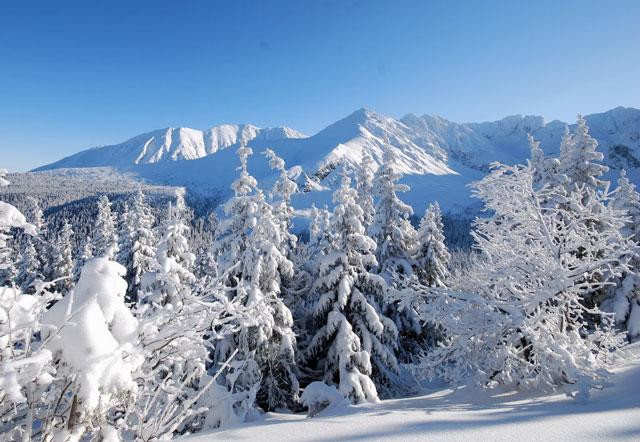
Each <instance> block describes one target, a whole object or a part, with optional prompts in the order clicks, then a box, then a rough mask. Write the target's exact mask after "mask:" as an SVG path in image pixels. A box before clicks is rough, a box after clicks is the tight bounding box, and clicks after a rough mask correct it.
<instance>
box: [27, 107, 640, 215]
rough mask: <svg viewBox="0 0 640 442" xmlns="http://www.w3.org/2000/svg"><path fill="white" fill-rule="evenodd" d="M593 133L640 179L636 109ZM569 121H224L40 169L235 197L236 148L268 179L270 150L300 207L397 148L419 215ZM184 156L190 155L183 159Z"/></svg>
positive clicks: (460, 206) (555, 141)
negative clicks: (298, 126)
mask: <svg viewBox="0 0 640 442" xmlns="http://www.w3.org/2000/svg"><path fill="white" fill-rule="evenodd" d="M586 119H587V122H588V124H589V126H590V130H591V134H592V135H593V136H594V137H595V138H596V139H597V140H598V141H599V143H600V146H601V149H602V151H603V152H604V153H605V163H607V164H608V165H609V166H610V167H611V168H612V173H611V177H612V178H615V176H616V175H617V172H618V171H619V170H620V169H621V168H625V169H627V170H628V171H629V174H630V176H631V177H632V178H633V179H634V181H635V182H636V183H639V182H640V110H638V109H633V108H622V107H618V108H615V109H612V110H610V111H608V112H604V113H600V114H592V115H588V116H586ZM564 128H565V123H562V122H560V121H552V122H549V123H545V122H544V119H543V118H542V117H537V116H520V115H516V116H510V117H506V118H504V119H502V120H499V121H494V122H485V123H455V122H452V121H448V120H446V119H444V118H441V117H438V116H430V115H424V116H421V117H419V116H416V115H413V114H409V115H406V116H405V117H403V118H402V119H394V118H391V117H387V116H383V115H381V114H378V113H376V112H373V111H370V110H366V109H359V110H357V111H355V112H354V113H352V114H351V115H349V116H347V117H345V118H343V119H341V120H339V121H337V122H335V123H333V124H331V125H330V126H328V127H326V128H325V129H323V130H321V131H320V132H318V133H317V134H315V135H313V136H310V137H305V136H304V135H302V134H301V133H300V132H297V131H295V130H293V129H290V128H287V127H281V128H273V129H259V128H257V127H255V126H252V125H235V126H232V125H224V126H217V127H214V128H213V129H210V130H208V131H198V130H194V129H186V128H179V129H163V130H158V131H154V132H150V133H147V134H143V135H139V136H137V137H134V138H132V139H130V140H128V141H126V142H124V143H122V144H118V145H114V146H105V147H100V148H94V149H89V150H86V151H83V152H80V153H78V154H75V155H72V156H70V157H67V158H65V159H62V160H60V161H58V162H56V163H53V164H49V165H46V166H42V167H40V168H39V169H37V170H53V169H63V168H86V167H96V166H106V167H113V168H115V169H118V170H119V171H121V172H122V171H124V172H127V173H128V174H132V175H137V176H139V177H141V178H143V179H145V180H147V181H149V182H151V183H155V184H167V185H183V186H187V187H189V188H190V189H192V190H193V191H194V192H200V193H205V194H206V193H217V194H219V195H220V196H222V197H223V198H224V197H225V196H226V195H229V193H230V189H229V184H230V183H231V182H232V180H233V179H234V178H235V176H236V173H237V172H236V170H235V168H236V166H237V163H238V161H237V158H236V155H235V150H236V149H235V148H234V147H235V146H238V145H239V144H240V143H246V144H248V145H249V146H251V147H252V148H253V149H254V152H255V155H254V156H253V157H252V158H251V160H250V168H251V173H252V174H253V175H254V176H256V177H257V178H258V179H259V180H260V181H261V182H263V185H265V186H268V185H269V182H270V180H271V179H272V178H273V175H274V174H273V172H272V171H271V170H270V169H269V167H268V164H267V161H266V159H265V158H264V157H263V156H262V155H260V153H261V152H263V151H264V149H266V148H271V149H273V150H275V151H276V152H277V153H278V154H279V155H280V156H281V157H283V158H284V159H285V161H286V162H287V166H288V167H289V168H290V175H291V177H292V178H293V179H295V180H297V182H298V183H299V185H300V187H301V188H302V189H304V190H305V192H303V193H301V194H300V195H298V197H297V199H296V200H297V202H298V204H299V206H300V207H308V205H310V204H311V203H312V202H314V203H316V204H323V203H330V195H331V190H332V189H333V188H334V187H335V185H336V183H337V182H338V180H337V172H336V168H338V167H339V165H340V164H341V163H342V162H343V161H345V162H346V163H347V164H349V165H351V166H353V165H356V164H358V163H359V162H360V160H361V158H362V153H363V152H364V151H368V152H369V153H370V155H371V156H372V157H373V159H374V161H375V162H376V163H379V162H380V161H381V160H382V151H383V146H385V145H390V146H392V148H393V149H396V151H397V154H398V155H397V157H398V162H397V164H396V167H397V168H398V169H399V170H401V171H403V172H404V173H405V174H406V177H405V181H406V182H407V183H408V184H409V185H410V186H411V187H412V191H411V192H410V193H409V194H408V195H406V199H407V201H408V202H409V203H411V204H412V205H413V206H414V208H415V209H416V211H418V212H420V211H422V210H423V209H424V207H425V206H426V205H427V204H428V202H430V201H432V200H438V201H439V202H440V203H441V205H442V206H443V207H444V208H445V210H464V209H465V208H467V207H469V206H470V205H472V204H473V202H472V200H471V199H470V198H469V190H468V187H467V185H468V184H469V183H470V182H471V181H474V180H476V179H479V178H481V177H482V176H483V175H484V174H485V173H486V172H487V170H488V168H489V165H490V164H491V163H492V162H494V161H500V162H504V163H509V164H513V163H521V162H524V161H525V160H526V158H527V157H528V156H529V147H528V144H527V134H528V133H531V134H532V135H533V136H534V137H535V138H537V139H538V140H540V141H541V144H542V147H543V148H544V149H545V150H546V151H547V152H548V153H555V152H556V151H557V149H558V147H559V145H560V139H561V137H562V133H563V131H564ZM187 160H188V161H187Z"/></svg>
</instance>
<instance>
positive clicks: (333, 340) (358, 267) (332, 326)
mask: <svg viewBox="0 0 640 442" xmlns="http://www.w3.org/2000/svg"><path fill="white" fill-rule="evenodd" d="M350 182H351V180H350V179H349V177H348V176H347V175H346V171H345V172H344V176H343V177H342V184H341V186H340V188H339V189H337V190H336V191H335V193H334V196H333V200H334V203H335V208H334V211H333V216H332V218H331V226H330V236H329V237H330V240H329V242H328V243H327V250H325V253H324V254H321V255H318V256H316V261H315V267H316V274H315V282H314V284H313V291H314V293H315V295H316V296H317V299H318V301H317V303H316V305H315V306H314V308H313V315H314V319H315V325H316V329H315V330H316V331H315V334H314V336H313V338H312V340H311V342H310V343H309V346H308V348H307V349H306V354H305V359H306V362H307V364H308V365H309V367H311V368H314V369H316V370H319V372H320V373H321V374H322V377H323V380H324V381H325V382H327V383H329V384H333V385H336V386H337V387H338V389H339V391H340V393H342V394H343V395H344V396H345V397H346V398H349V399H350V400H351V401H353V402H363V401H376V400H377V398H378V393H377V389H376V385H375V384H374V381H373V380H372V377H373V378H374V379H375V381H376V382H377V383H378V385H379V386H382V385H385V384H386V383H387V381H388V377H389V375H390V373H392V372H395V371H396V370H397V368H398V367H397V362H396V358H395V355H394V352H395V350H396V346H397V335H398V334H397V329H396V327H395V324H394V323H393V321H391V320H390V319H388V318H387V317H385V316H384V315H383V314H382V313H381V311H382V309H381V307H382V300H383V297H384V292H385V290H386V288H387V287H386V283H385V281H384V279H383V278H382V277H380V276H378V275H375V274H372V273H370V272H369V269H371V268H374V267H376V266H377V261H376V258H375V248H376V244H375V241H373V239H371V238H370V237H368V236H367V234H366V233H365V229H364V226H363V225H362V222H363V212H362V208H360V206H359V205H358V203H357V202H356V201H357V193H356V191H355V190H354V189H353V188H351V186H350Z"/></svg>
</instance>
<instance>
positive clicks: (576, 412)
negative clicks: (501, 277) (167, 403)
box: [184, 343, 640, 442]
mask: <svg viewBox="0 0 640 442" xmlns="http://www.w3.org/2000/svg"><path fill="white" fill-rule="evenodd" d="M629 350H630V352H631V353H632V359H631V362H627V363H625V364H623V365H621V366H619V367H618V368H616V369H615V370H614V375H613V376H612V378H611V381H610V382H611V384H610V385H609V386H607V387H606V388H605V389H603V390H602V391H596V392H594V393H593V395H592V397H591V398H590V399H589V400H588V401H587V402H580V401H578V400H575V399H572V398H570V397H568V396H567V395H565V394H552V395H544V396H535V395H532V394H527V393H514V392H499V391H483V390H478V389H459V390H451V389H442V390H436V391H432V392H430V393H429V394H426V395H424V396H420V397H415V398H406V399H397V400H388V401H382V402H379V403H377V404H367V405H358V406H347V407H343V408H342V409H336V410H332V411H331V413H326V412H325V413H320V414H319V415H318V416H316V417H314V418H311V419H309V418H306V417H305V415H302V414H295V415H294V414H278V413H267V414H266V415H264V416H263V417H260V418H259V419H258V420H257V421H256V422H252V423H248V424H245V425H243V426H241V427H237V428H232V429H227V430H221V431H217V432H212V433H209V434H202V435H195V436H191V437H186V438H185V439H184V440H185V441H188V442H205V441H212V440H261V441H287V440H295V441H315V442H321V441H332V440H346V441H358V440H360V441H362V440H398V441H407V440H416V441H418V440H420V441H427V440H428V441H468V440H492V441H515V440H536V441H540V440H562V441H573V440H575V441H590V440H593V441H595V440H597V441H602V440H616V441H625V440H628V441H633V440H635V441H637V440H640V395H638V392H640V343H636V344H634V345H633V346H632V347H631V348H630V349H629Z"/></svg>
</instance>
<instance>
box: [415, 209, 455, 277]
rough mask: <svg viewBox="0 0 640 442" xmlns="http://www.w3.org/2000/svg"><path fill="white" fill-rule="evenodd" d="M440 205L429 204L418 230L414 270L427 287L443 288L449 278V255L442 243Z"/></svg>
mask: <svg viewBox="0 0 640 442" xmlns="http://www.w3.org/2000/svg"><path fill="white" fill-rule="evenodd" d="M442 230H443V224H442V213H441V212H440V205H439V204H438V203H437V202H435V203H432V204H429V207H427V210H426V211H425V214H424V217H422V219H421V220H420V227H419V228H418V247H417V250H416V255H415V268H416V273H417V274H418V278H419V280H420V281H421V282H422V283H423V284H424V285H426V286H427V287H445V286H446V281H447V279H448V278H449V269H448V266H449V261H450V259H451V255H450V254H449V251H448V250H447V246H446V245H445V243H444V234H443V232H442Z"/></svg>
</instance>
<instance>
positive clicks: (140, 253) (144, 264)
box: [127, 188, 156, 301]
mask: <svg viewBox="0 0 640 442" xmlns="http://www.w3.org/2000/svg"><path fill="white" fill-rule="evenodd" d="M130 207H131V209H130V214H129V217H128V219H129V224H130V229H129V239H130V248H129V250H130V266H129V276H130V278H129V287H128V288H127V293H128V295H129V296H128V297H129V299H131V300H133V301H136V300H137V299H138V297H139V295H140V293H139V292H140V282H141V277H142V275H143V274H144V273H146V272H148V271H149V270H151V266H152V263H153V260H154V256H155V254H156V251H155V243H156V238H155V232H154V230H153V227H154V222H155V219H154V216H153V214H152V213H151V208H150V207H149V205H148V204H147V203H146V201H145V197H144V193H143V192H142V189H141V188H140V189H138V191H137V192H136V193H135V194H134V195H133V199H132V201H131V205H130Z"/></svg>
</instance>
